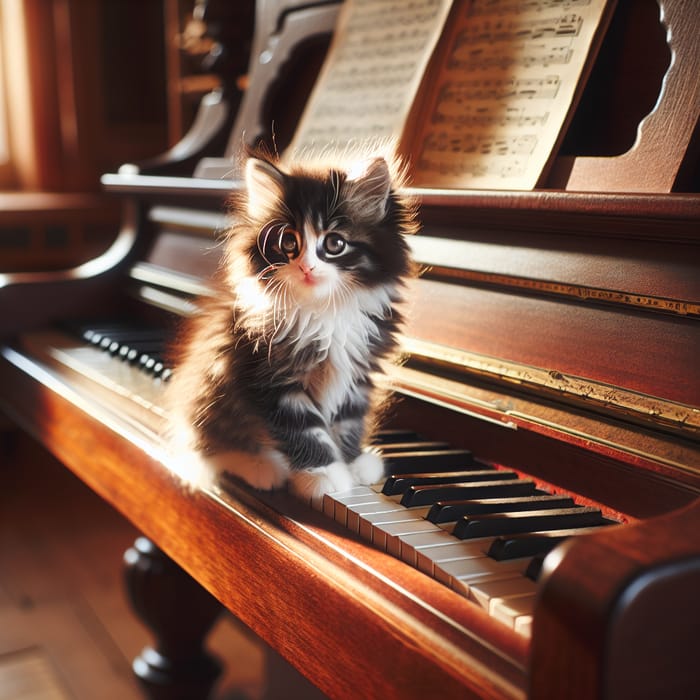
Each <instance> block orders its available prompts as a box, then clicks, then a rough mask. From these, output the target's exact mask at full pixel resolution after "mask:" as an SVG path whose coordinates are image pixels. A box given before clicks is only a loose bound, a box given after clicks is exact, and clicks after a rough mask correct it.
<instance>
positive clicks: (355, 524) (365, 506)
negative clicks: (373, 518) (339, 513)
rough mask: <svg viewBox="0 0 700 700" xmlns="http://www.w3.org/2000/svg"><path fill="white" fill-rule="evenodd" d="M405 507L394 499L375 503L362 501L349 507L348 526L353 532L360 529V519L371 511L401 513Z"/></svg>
mask: <svg viewBox="0 0 700 700" xmlns="http://www.w3.org/2000/svg"><path fill="white" fill-rule="evenodd" d="M405 510H406V508H404V507H403V506H402V505H401V504H400V503H395V502H394V501H388V500H387V501H381V502H374V503H361V504H359V505H356V506H348V507H347V522H346V527H347V528H348V530H352V532H359V531H360V519H361V518H362V517H363V516H365V515H368V514H370V513H397V512H398V513H401V512H404V511H405Z"/></svg>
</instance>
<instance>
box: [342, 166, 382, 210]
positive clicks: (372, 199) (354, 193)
mask: <svg viewBox="0 0 700 700" xmlns="http://www.w3.org/2000/svg"><path fill="white" fill-rule="evenodd" d="M391 182H392V178H391V173H390V172H389V166H388V165H387V162H386V161H385V160H384V158H374V159H373V160H371V161H369V162H367V163H364V164H363V168H362V170H361V173H360V174H356V173H355V172H354V171H350V172H349V173H348V180H347V187H348V192H347V196H348V198H349V199H352V200H353V201H354V202H356V203H357V206H358V208H359V210H360V211H362V212H363V214H364V215H365V216H366V217H367V218H371V219H383V218H384V215H385V214H386V208H387V204H388V203H389V195H390V194H391Z"/></svg>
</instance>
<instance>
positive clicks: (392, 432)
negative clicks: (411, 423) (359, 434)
mask: <svg viewBox="0 0 700 700" xmlns="http://www.w3.org/2000/svg"><path fill="white" fill-rule="evenodd" d="M418 440H422V438H421V436H420V435H419V434H418V433H416V432H415V431H413V430H402V429H400V428H393V429H391V428H389V429H386V430H378V431H377V432H376V433H375V434H374V436H373V437H372V444H373V445H385V444H388V443H392V442H396V443H402V442H416V441H418Z"/></svg>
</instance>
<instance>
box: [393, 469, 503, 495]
mask: <svg viewBox="0 0 700 700" xmlns="http://www.w3.org/2000/svg"><path fill="white" fill-rule="evenodd" d="M498 473H499V472H497V471H496V470H495V469H478V470H473V469H471V470H465V471H459V472H456V471H455V472H453V471H450V472H418V473H416V474H414V473H410V474H392V475H391V476H389V477H388V478H387V480H386V481H385V482H384V487H383V488H382V493H383V494H384V495H385V496H397V495H399V494H400V493H404V491H406V490H407V489H408V488H410V487H411V486H423V485H426V484H457V483H463V482H467V481H469V480H470V479H471V480H478V479H479V477H480V476H483V477H484V479H486V478H496V479H497V478H505V477H494V476H493V475H494V474H498ZM510 473H513V472H510Z"/></svg>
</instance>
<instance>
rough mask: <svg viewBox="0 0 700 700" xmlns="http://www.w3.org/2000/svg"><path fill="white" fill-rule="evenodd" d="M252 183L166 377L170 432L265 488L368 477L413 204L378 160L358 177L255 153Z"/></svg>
mask: <svg viewBox="0 0 700 700" xmlns="http://www.w3.org/2000/svg"><path fill="white" fill-rule="evenodd" d="M245 182H246V194H245V195H243V196H242V197H241V199H240V201H238V202H237V203H234V206H235V208H234V214H235V216H236V217H237V223H236V224H234V226H233V227H232V228H231V230H230V231H229V232H228V234H227V237H226V241H225V246H226V248H225V256H224V262H223V264H222V267H221V269H220V271H219V274H218V277H217V280H216V293H215V295H214V296H213V297H212V298H211V299H206V300H203V305H202V307H201V310H200V312H199V313H198V314H197V316H196V317H195V318H193V319H192V320H191V321H190V324H189V328H188V329H187V332H186V336H185V338H184V340H183V344H182V348H181V359H180V361H179V363H178V364H176V368H175V372H174V375H173V378H172V385H171V387H170V390H169V392H170V405H171V413H172V415H173V432H174V437H175V439H176V441H177V442H178V443H179V444H180V446H182V444H183V443H184V444H185V446H187V447H189V448H191V449H194V450H195V451H197V452H198V453H200V454H204V455H207V456H208V457H207V459H208V461H209V462H210V463H211V462H214V463H215V465H216V466H217V467H218V468H220V469H225V470H226V471H227V472H230V473H233V474H236V475H237V476H240V477H241V478H243V479H244V480H245V481H247V482H248V483H250V484H251V485H252V486H254V487H256V488H260V489H271V488H277V487H281V486H283V485H284V484H285V483H286V482H289V486H290V489H291V490H292V491H293V492H295V493H297V494H298V495H300V496H302V497H304V498H311V499H315V498H316V499H317V498H319V497H320V496H321V495H322V494H323V493H327V492H332V491H337V490H342V489H346V488H350V487H351V486H353V485H355V484H358V483H361V484H367V483H374V482H375V481H378V480H379V479H380V478H381V476H382V473H383V465H382V462H381V458H380V457H379V456H378V455H376V454H373V453H370V452H363V451H362V446H363V445H364V443H365V439H366V436H367V433H368V430H369V429H370V421H371V416H370V414H371V407H372V405H373V396H372V394H373V384H372V378H371V374H372V372H374V371H376V370H378V369H379V364H380V361H381V360H382V359H383V358H386V357H387V356H388V355H389V354H390V353H391V351H392V350H393V349H394V347H395V338H394V335H395V333H396V331H397V327H398V324H399V322H400V314H399V313H398V311H397V310H396V303H397V302H398V301H399V300H400V291H401V287H402V279H403V278H404V277H405V276H406V275H408V274H409V273H410V271H411V262H410V259H409V254H408V247H407V244H406V242H405V241H404V235H405V234H410V233H413V232H414V230H415V227H416V224H415V213H414V210H413V208H412V206H411V205H410V203H408V202H407V201H406V200H405V199H404V198H402V197H401V196H400V195H399V194H398V193H397V191H396V187H395V186H394V184H393V180H392V175H391V173H390V169H389V167H388V165H387V163H386V161H385V160H383V159H381V158H377V159H374V160H372V161H369V162H368V163H367V164H366V168H365V170H364V171H363V172H361V173H359V174H357V175H352V174H348V173H345V172H341V171H339V170H333V169H330V170H328V169H326V170H323V171H314V170H307V169H303V168H293V169H291V170H290V171H288V172H286V171H284V170H282V169H281V167H280V166H279V165H277V164H275V163H274V162H273V161H272V160H271V159H268V158H266V157H262V156H251V157H250V158H249V159H248V160H247V162H246V167H245ZM241 453H245V454H244V455H241Z"/></svg>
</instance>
